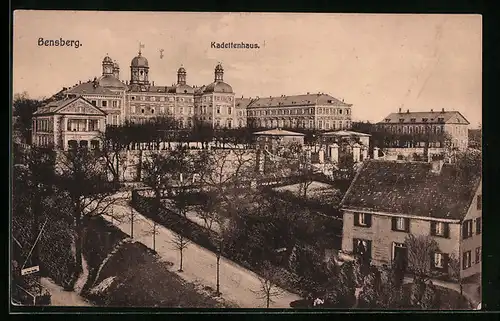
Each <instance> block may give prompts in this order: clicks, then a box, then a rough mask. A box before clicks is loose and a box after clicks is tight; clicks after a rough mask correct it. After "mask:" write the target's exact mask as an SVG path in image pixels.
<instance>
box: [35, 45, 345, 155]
mask: <svg viewBox="0 0 500 321" xmlns="http://www.w3.org/2000/svg"><path fill="white" fill-rule="evenodd" d="M149 72H150V66H149V62H148V60H147V59H146V57H144V56H143V55H142V52H141V50H139V52H138V55H137V56H136V57H134V58H133V59H132V61H131V62H130V80H129V81H125V82H124V81H123V80H122V79H121V78H120V67H119V65H118V63H117V62H116V61H114V60H113V59H111V57H109V56H108V55H106V56H105V57H104V59H103V60H102V75H101V76H100V77H95V78H94V79H93V80H89V81H86V82H79V83H78V84H75V85H74V86H72V87H70V88H63V90H62V91H61V92H59V93H58V94H56V95H55V96H54V99H56V101H55V102H51V103H50V104H49V105H50V106H49V105H46V106H43V107H41V109H40V110H39V111H37V112H35V114H34V115H33V117H34V118H33V128H32V141H33V143H34V144H39V145H46V144H54V145H56V146H59V147H63V148H68V146H69V145H71V144H73V145H76V144H78V145H92V144H97V140H96V138H93V137H91V136H93V135H94V134H93V133H94V132H95V133H97V132H100V131H101V129H105V128H106V126H109V125H111V126H113V125H121V124H124V123H125V122H127V121H128V122H132V123H144V122H147V121H149V120H152V119H154V118H161V117H169V118H171V119H175V120H176V121H177V124H178V126H179V127H180V128H190V127H192V126H193V125H194V123H195V121H200V122H204V123H207V124H209V125H211V126H212V127H214V128H235V127H246V126H252V127H268V128H274V127H285V128H304V129H319V130H335V129H346V128H350V126H351V106H352V105H351V104H346V103H344V102H343V101H340V100H338V99H336V98H333V97H331V96H330V95H327V94H322V93H318V94H309V93H307V94H305V95H297V96H284V95H282V96H280V97H269V98H256V99H235V94H234V92H233V88H232V87H231V86H230V85H229V84H227V83H226V82H224V69H223V67H222V65H221V64H220V63H219V64H217V65H216V66H215V70H214V78H213V82H211V83H209V84H208V85H204V86H201V87H199V86H198V87H197V86H190V85H189V84H188V82H187V71H186V69H185V68H184V67H183V66H180V68H179V69H178V70H177V82H176V83H175V84H173V85H171V86H159V85H155V84H154V82H150V80H149ZM56 97H57V98H56ZM76 99H79V100H78V101H76ZM77 105H78V106H77ZM83 107H85V108H83ZM90 107H95V108H94V109H92V108H90ZM82 108H83V109H82ZM78 110H82V113H81V114H78ZM83 111H85V112H83ZM72 115H74V117H73V116H72ZM77 118H78V119H77ZM87 123H88V124H90V125H88V124H87ZM75 124H76V125H75ZM56 128H57V130H58V131H59V132H57V133H56V132H55V130H56ZM96 129H99V130H96ZM87 131H92V132H93V133H92V134H91V133H89V132H87ZM82 137H85V139H83V138H82ZM80 138H82V139H80Z"/></svg>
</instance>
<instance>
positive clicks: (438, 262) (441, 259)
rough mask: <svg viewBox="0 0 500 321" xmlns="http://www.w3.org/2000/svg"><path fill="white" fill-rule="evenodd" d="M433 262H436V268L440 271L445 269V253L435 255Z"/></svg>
mask: <svg viewBox="0 0 500 321" xmlns="http://www.w3.org/2000/svg"><path fill="white" fill-rule="evenodd" d="M433 261H434V267H436V268H438V269H442V268H444V256H443V253H439V252H436V253H434V258H433Z"/></svg>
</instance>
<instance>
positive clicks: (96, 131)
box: [32, 96, 107, 150]
mask: <svg viewBox="0 0 500 321" xmlns="http://www.w3.org/2000/svg"><path fill="white" fill-rule="evenodd" d="M106 116H107V114H106V112H105V111H103V110H102V109H100V108H99V107H96V106H94V105H93V104H92V103H91V102H89V101H88V100H86V99H85V98H83V97H81V96H78V97H74V98H67V99H64V100H58V101H53V102H51V103H48V104H47V105H45V106H43V107H40V108H38V110H37V111H36V112H35V113H34V114H33V124H32V142H33V144H34V145H36V146H53V147H55V148H58V149H64V150H67V149H69V148H74V147H77V146H80V147H90V148H99V147H100V137H99V135H100V133H102V132H103V131H104V130H105V126H106V125H105V124H106Z"/></svg>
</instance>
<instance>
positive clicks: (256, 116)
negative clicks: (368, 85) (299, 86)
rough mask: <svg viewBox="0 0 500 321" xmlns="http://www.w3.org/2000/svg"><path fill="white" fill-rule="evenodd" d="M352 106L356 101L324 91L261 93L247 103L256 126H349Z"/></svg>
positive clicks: (331, 128)
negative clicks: (293, 94)
mask: <svg viewBox="0 0 500 321" xmlns="http://www.w3.org/2000/svg"><path fill="white" fill-rule="evenodd" d="M351 107H352V104H346V103H344V102H343V101H340V100H338V99H336V98H334V97H332V96H330V95H327V94H322V93H318V94H310V93H307V94H306V95H295V96H286V95H282V96H280V97H269V98H258V97H257V98H255V99H252V100H251V102H250V103H249V104H248V105H247V107H246V108H247V123H248V126H251V127H256V128H276V127H279V128H307V129H318V130H335V129H348V128H350V127H351Z"/></svg>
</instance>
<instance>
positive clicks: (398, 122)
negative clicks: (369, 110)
mask: <svg viewBox="0 0 500 321" xmlns="http://www.w3.org/2000/svg"><path fill="white" fill-rule="evenodd" d="M469 124H470V123H469V121H468V120H467V119H466V118H465V117H464V116H463V115H462V114H461V113H460V112H458V111H447V110H445V109H444V108H442V109H441V110H440V111H434V110H432V109H431V111H429V112H411V111H410V110H407V111H406V112H403V111H402V110H401V108H400V109H399V111H398V112H397V113H391V114H389V115H387V117H385V118H384V120H383V121H381V122H379V123H378V124H377V129H378V130H380V131H384V132H386V133H389V134H394V136H397V137H399V138H396V139H394V140H393V142H392V143H394V145H395V146H393V147H396V145H401V143H402V142H401V141H402V140H405V143H404V145H405V148H408V149H412V148H422V147H425V146H426V144H427V141H428V147H431V148H443V149H444V148H446V147H448V146H446V144H449V145H450V146H449V147H451V148H457V149H459V150H465V149H467V147H468V126H469ZM445 134H446V135H447V136H448V138H449V140H450V141H449V142H447V141H446V139H445ZM411 138H413V139H411ZM398 147H401V146H398Z"/></svg>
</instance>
